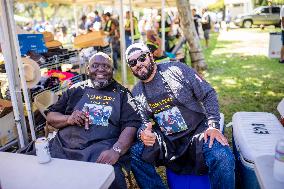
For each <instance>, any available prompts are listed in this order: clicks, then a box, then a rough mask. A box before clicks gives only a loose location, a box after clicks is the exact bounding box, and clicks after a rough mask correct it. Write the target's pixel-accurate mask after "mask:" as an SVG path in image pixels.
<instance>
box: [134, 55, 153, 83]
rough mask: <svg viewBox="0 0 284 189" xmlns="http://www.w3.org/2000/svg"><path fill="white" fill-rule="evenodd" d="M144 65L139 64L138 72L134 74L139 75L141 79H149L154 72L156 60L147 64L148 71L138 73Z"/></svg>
mask: <svg viewBox="0 0 284 189" xmlns="http://www.w3.org/2000/svg"><path fill="white" fill-rule="evenodd" d="M143 67H144V66H143V65H141V66H139V67H138V68H137V72H133V75H134V76H135V77H137V78H138V79H140V80H142V81H144V80H147V79H148V78H149V77H150V76H151V75H152V73H153V72H154V61H152V60H150V63H149V64H148V65H147V67H146V70H147V71H146V72H144V73H143V74H141V75H140V74H138V71H139V70H140V69H143Z"/></svg>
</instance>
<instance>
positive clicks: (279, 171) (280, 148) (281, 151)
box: [273, 137, 284, 182]
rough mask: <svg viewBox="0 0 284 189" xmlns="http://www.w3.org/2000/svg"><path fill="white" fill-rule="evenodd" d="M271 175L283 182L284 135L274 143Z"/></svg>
mask: <svg viewBox="0 0 284 189" xmlns="http://www.w3.org/2000/svg"><path fill="white" fill-rule="evenodd" d="M273 175H274V178H275V179H276V180H278V181H280V182H284V137H283V138H281V139H280V140H279V141H278V142H277V144H276V149H275V159H274V168H273Z"/></svg>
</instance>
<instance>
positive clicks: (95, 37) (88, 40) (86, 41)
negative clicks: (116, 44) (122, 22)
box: [74, 31, 109, 48]
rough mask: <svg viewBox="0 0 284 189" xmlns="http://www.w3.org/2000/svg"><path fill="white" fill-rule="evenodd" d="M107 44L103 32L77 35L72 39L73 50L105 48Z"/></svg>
mask: <svg viewBox="0 0 284 189" xmlns="http://www.w3.org/2000/svg"><path fill="white" fill-rule="evenodd" d="M108 44H109V43H108V37H107V35H105V33H104V32H103V31H93V32H90V33H87V34H83V35H79V36H77V37H75V39H74V47H75V48H87V47H96V46H97V47H105V46H107V45H108Z"/></svg>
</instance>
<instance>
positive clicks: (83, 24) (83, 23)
mask: <svg viewBox="0 0 284 189" xmlns="http://www.w3.org/2000/svg"><path fill="white" fill-rule="evenodd" d="M86 22H87V16H86V15H83V16H82V17H81V23H80V25H79V35H80V34H85V33H87V30H86Z"/></svg>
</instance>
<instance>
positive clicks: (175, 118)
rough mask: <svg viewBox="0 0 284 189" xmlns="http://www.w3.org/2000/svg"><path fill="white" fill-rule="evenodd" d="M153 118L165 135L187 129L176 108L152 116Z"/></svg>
mask: <svg viewBox="0 0 284 189" xmlns="http://www.w3.org/2000/svg"><path fill="white" fill-rule="evenodd" d="M154 117H155V119H156V121H157V123H158V124H159V126H160V128H161V130H162V131H163V132H164V133H165V135H170V134H173V133H177V132H181V131H184V130H186V129H187V125H186V123H185V121H184V119H183V117H182V115H181V112H180V111H179V109H178V108H177V107H175V106H174V107H172V108H171V109H168V110H166V111H162V112H160V113H158V114H154Z"/></svg>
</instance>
